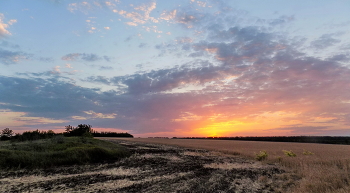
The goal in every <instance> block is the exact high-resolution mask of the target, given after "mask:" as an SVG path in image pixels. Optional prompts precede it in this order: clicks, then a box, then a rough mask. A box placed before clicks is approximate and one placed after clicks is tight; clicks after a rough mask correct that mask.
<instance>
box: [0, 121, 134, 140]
mask: <svg viewBox="0 0 350 193" xmlns="http://www.w3.org/2000/svg"><path fill="white" fill-rule="evenodd" d="M58 135H62V136H65V137H73V136H82V137H131V138H132V137H134V136H133V135H131V134H129V133H117V132H111V131H110V132H98V131H94V130H93V129H92V126H91V125H88V124H80V125H78V126H77V127H73V126H71V125H68V126H65V132H63V133H55V132H54V131H53V130H48V131H39V130H34V131H25V132H23V133H22V134H20V133H14V132H13V131H12V130H11V129H9V128H5V129H3V130H2V131H1V133H0V140H1V141H7V140H13V141H32V140H38V139H48V138H52V137H54V136H58Z"/></svg>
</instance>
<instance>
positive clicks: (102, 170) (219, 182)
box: [0, 138, 350, 193]
mask: <svg viewBox="0 0 350 193" xmlns="http://www.w3.org/2000/svg"><path fill="white" fill-rule="evenodd" d="M103 139H105V140H108V141H111V142H113V143H116V144H118V145H121V146H123V147H124V148H126V149H128V151H129V152H131V153H132V155H131V156H130V157H126V158H122V159H119V160H116V161H114V162H102V163H89V164H85V165H74V166H59V167H49V168H45V169H39V168H38V169H20V170H17V169H16V170H6V171H5V170H3V171H1V170H0V192H264V193H267V192H321V193H322V192H349V190H350V189H349V182H350V181H349V166H350V165H349V163H350V161H349V159H350V155H349V154H350V151H349V150H350V146H344V145H324V144H323V145H322V144H300V143H277V142H249V141H223V140H197V139H195V140H193V139H156V138H153V139H141V138H134V139H125V138H123V139H118V138H103ZM283 150H288V152H289V153H291V152H294V153H295V154H296V157H289V156H287V155H286V154H285V152H283ZM261 151H266V153H267V155H268V157H267V159H265V160H263V161H257V160H255V158H256V154H257V153H259V152H261ZM305 154H306V155H305Z"/></svg>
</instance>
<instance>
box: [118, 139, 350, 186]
mask: <svg viewBox="0 0 350 193" xmlns="http://www.w3.org/2000/svg"><path fill="white" fill-rule="evenodd" d="M123 140H128V141H139V142H146V143H158V144H166V145H175V146H180V147H187V148H196V149H207V150H213V151H220V152H224V153H229V154H234V155H237V154H240V155H242V156H244V157H250V158H252V159H253V158H254V157H255V155H256V153H258V152H260V151H266V152H267V153H268V158H267V159H266V160H265V161H264V162H267V163H271V162H273V163H278V164H280V165H281V166H284V167H285V168H287V169H288V170H290V171H293V172H295V173H296V174H298V175H299V176H300V177H301V180H300V182H299V184H298V185H297V186H296V188H295V189H294V192H298V193H299V192H300V193H302V192H308V193H323V192H337V193H345V192H350V146H349V145H329V144H306V143H283V142H251V141H226V140H205V139H157V138H134V139H123ZM283 150H288V151H292V152H294V153H295V154H296V157H288V156H286V155H285V154H284V152H283ZM305 152H307V153H305ZM308 152H310V153H308ZM207 167H235V166H233V165H230V166H221V165H210V166H207ZM261 180H264V179H261Z"/></svg>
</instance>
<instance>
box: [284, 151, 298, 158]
mask: <svg viewBox="0 0 350 193" xmlns="http://www.w3.org/2000/svg"><path fill="white" fill-rule="evenodd" d="M283 153H284V155H286V156H288V157H296V156H297V154H295V153H294V152H293V151H292V150H290V151H287V150H283Z"/></svg>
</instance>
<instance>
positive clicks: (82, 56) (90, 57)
mask: <svg viewBox="0 0 350 193" xmlns="http://www.w3.org/2000/svg"><path fill="white" fill-rule="evenodd" d="M61 59H62V60H65V61H79V60H82V61H86V62H95V61H98V60H102V59H104V60H106V61H107V62H109V61H110V59H111V58H110V57H108V56H102V57H101V56H98V55H97V54H92V53H91V54H86V53H71V54H67V55H64V56H62V58H61Z"/></svg>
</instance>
